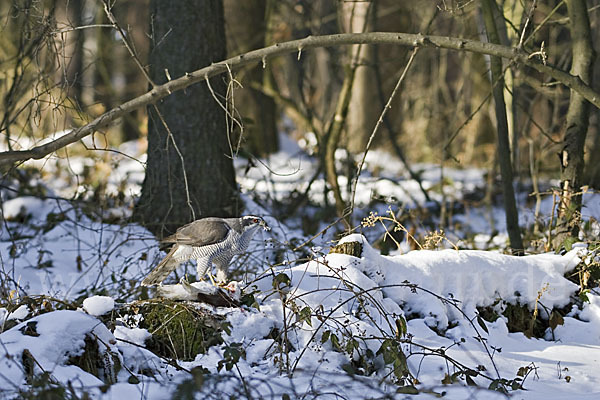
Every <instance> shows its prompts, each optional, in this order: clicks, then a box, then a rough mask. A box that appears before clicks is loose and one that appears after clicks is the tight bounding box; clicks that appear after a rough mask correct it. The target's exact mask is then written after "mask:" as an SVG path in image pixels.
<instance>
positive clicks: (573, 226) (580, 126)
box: [554, 0, 595, 247]
mask: <svg viewBox="0 0 600 400" xmlns="http://www.w3.org/2000/svg"><path fill="white" fill-rule="evenodd" d="M566 3H567V11H568V14H569V27H570V30H571V42H572V43H573V48H572V51H573V56H572V57H573V58H572V64H571V74H572V75H574V76H578V77H579V78H580V79H581V80H582V81H583V82H585V83H586V84H588V85H589V84H591V77H592V67H593V63H594V58H595V54H594V48H593V46H592V35H591V31H590V21H589V18H588V12H587V6H586V2H585V0H567V2H566ZM589 114H590V107H589V103H588V102H587V101H586V100H585V99H584V98H583V97H582V96H581V95H580V94H578V93H577V92H575V91H573V90H571V100H570V102H569V109H568V111H567V118H566V131H565V135H564V138H563V148H562V151H561V152H560V166H561V175H560V181H561V201H560V206H559V213H558V232H557V235H556V236H555V241H554V245H555V247H558V246H560V245H562V243H563V242H564V239H565V238H566V237H567V236H574V237H577V234H578V231H579V226H578V223H577V222H578V219H579V215H580V211H581V193H580V191H581V189H580V188H581V186H582V182H583V167H584V158H583V152H584V146H585V137H586V135H587V130H588V124H589Z"/></svg>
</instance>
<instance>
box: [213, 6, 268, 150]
mask: <svg viewBox="0 0 600 400" xmlns="http://www.w3.org/2000/svg"><path fill="white" fill-rule="evenodd" d="M267 2H268V0H243V1H239V0H225V2H224V5H225V21H226V33H227V44H228V53H229V55H230V56H234V55H238V54H243V53H247V52H248V51H250V50H255V49H260V48H262V47H264V46H265V38H266V31H267V22H268V21H267ZM267 71H268V70H267V69H265V68H263V66H262V65H260V64H257V65H251V66H248V67H246V68H245V69H244V70H242V71H241V73H240V74H239V76H240V81H241V84H242V86H243V87H242V88H238V89H236V91H235V97H234V100H235V103H234V104H235V108H236V110H237V112H239V114H240V116H241V117H242V122H243V126H244V132H237V133H238V135H239V134H242V135H243V138H242V141H243V143H244V148H245V149H247V150H248V151H249V152H251V153H252V154H254V155H257V156H264V155H267V154H270V153H274V152H276V151H277V150H279V138H278V136H277V125H276V119H277V118H276V117H277V110H276V107H275V101H274V100H273V98H272V97H269V96H267V95H265V94H263V92H262V91H260V90H258V89H256V88H255V87H254V86H255V85H262V84H263V75H264V74H265V73H267ZM236 142H237V141H236Z"/></svg>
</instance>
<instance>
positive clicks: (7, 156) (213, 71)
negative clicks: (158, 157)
mask: <svg viewBox="0 0 600 400" xmlns="http://www.w3.org/2000/svg"><path fill="white" fill-rule="evenodd" d="M361 43H364V44H396V45H400V46H411V47H431V48H440V49H450V50H457V51H468V52H472V53H479V54H488V55H491V56H496V57H502V58H506V59H509V60H512V61H514V62H516V63H517V64H523V65H527V66H530V67H532V68H534V69H536V70H537V71H539V72H541V73H544V74H547V75H549V76H551V77H552V78H554V79H555V80H557V81H558V82H560V83H562V84H564V85H565V86H567V87H569V88H570V89H572V90H573V91H575V92H577V93H579V94H580V95H581V96H582V97H583V98H585V99H586V100H587V101H589V102H590V103H592V104H593V105H594V106H596V107H597V108H599V109H600V94H599V93H598V92H596V91H594V90H593V89H592V88H591V87H590V86H588V85H587V84H585V83H584V82H583V81H582V80H581V79H580V78H579V77H577V76H574V75H571V74H569V73H567V72H565V71H562V70H559V69H557V68H554V67H552V66H550V65H544V64H542V63H541V62H539V61H538V60H535V59H529V58H528V56H529V54H528V53H526V52H524V51H519V50H518V49H516V48H512V47H508V46H502V45H498V44H492V43H484V42H480V41H478V40H471V39H462V38H453V37H447V36H433V35H421V34H409V33H391V32H369V33H344V34H336V35H325V36H309V37H307V38H305V39H299V40H292V41H289V42H284V43H277V44H274V45H272V46H269V47H265V48H263V49H259V50H253V51H250V52H248V53H245V54H240V55H239V56H235V57H232V58H230V59H227V60H225V61H221V62H218V63H215V64H212V65H210V66H208V67H205V68H201V69H199V70H196V71H193V72H189V73H186V74H185V75H184V76H182V77H180V78H177V79H174V80H172V81H169V82H167V83H165V84H163V85H160V86H156V87H155V88H153V89H152V90H151V91H149V92H147V93H145V94H143V95H141V96H139V97H136V98H134V99H132V100H129V101H127V102H125V103H123V104H121V105H120V106H118V107H115V108H113V109H112V110H110V111H108V112H106V113H104V114H102V115H101V116H99V117H98V118H96V119H94V120H93V121H92V122H90V123H89V124H87V125H84V126H82V127H80V128H77V129H74V130H72V131H70V132H69V133H67V134H65V135H63V136H61V137H59V138H58V139H55V140H52V141H50V142H48V143H46V144H43V145H40V146H36V147H34V148H32V149H30V150H20V151H5V152H0V166H2V165H10V164H12V163H15V162H19V161H26V160H29V159H40V158H43V157H45V156H47V155H48V154H50V153H53V152H54V151H56V150H58V149H61V148H63V147H65V146H68V145H70V144H72V143H75V142H77V141H79V140H81V139H82V138H84V137H86V136H88V135H90V134H91V133H93V132H94V131H96V130H98V129H99V128H102V127H105V126H107V125H109V124H110V123H111V122H113V121H115V120H116V119H118V118H120V117H122V116H123V115H125V114H127V113H130V112H132V111H134V110H136V109H138V108H140V107H144V106H146V105H148V104H152V103H155V102H156V101H158V100H160V99H162V98H164V97H166V96H168V95H169V94H171V93H173V92H176V91H178V90H182V89H185V88H186V87H188V86H190V85H192V84H194V83H198V82H200V81H203V80H205V79H206V78H207V77H209V78H210V77H212V76H215V75H218V74H221V73H224V72H227V71H228V68H231V69H236V68H239V67H241V66H244V65H247V64H251V63H262V62H263V60H265V59H267V58H273V57H276V56H280V55H284V54H289V53H294V52H297V51H298V49H299V48H302V49H303V50H307V49H311V48H316V47H331V46H342V45H350V44H361Z"/></svg>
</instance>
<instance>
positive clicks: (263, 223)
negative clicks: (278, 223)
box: [259, 219, 271, 232]
mask: <svg viewBox="0 0 600 400" xmlns="http://www.w3.org/2000/svg"><path fill="white" fill-rule="evenodd" d="M259 225H260V226H262V228H263V229H264V230H265V231H267V232H268V231H270V230H271V227H270V226H269V225H267V223H266V222H265V220H264V219H261V220H260V223H259Z"/></svg>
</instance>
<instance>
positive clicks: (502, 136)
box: [481, 0, 523, 254]
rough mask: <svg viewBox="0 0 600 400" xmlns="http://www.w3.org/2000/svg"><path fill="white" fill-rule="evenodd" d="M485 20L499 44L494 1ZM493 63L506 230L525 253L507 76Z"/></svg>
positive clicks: (487, 3)
mask: <svg viewBox="0 0 600 400" xmlns="http://www.w3.org/2000/svg"><path fill="white" fill-rule="evenodd" d="M481 5H482V12H483V20H484V23H485V28H486V32H487V36H488V41H489V42H491V43H500V38H499V36H498V31H497V29H496V23H495V20H494V14H493V7H495V5H493V0H483V1H482V3H481ZM490 66H491V71H492V77H491V78H492V94H493V96H494V109H495V111H496V121H497V130H498V160H499V164H500V175H501V176H502V192H503V194H504V210H505V213H506V230H507V231H508V238H509V241H510V247H511V249H512V251H513V253H514V254H522V253H523V240H522V239H521V231H520V230H519V214H518V211H517V203H516V201H515V192H514V189H513V173H512V165H511V159H510V155H511V154H510V144H509V139H508V120H507V116H506V103H505V102H504V77H503V71H502V59H501V58H499V57H491V59H490Z"/></svg>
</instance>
